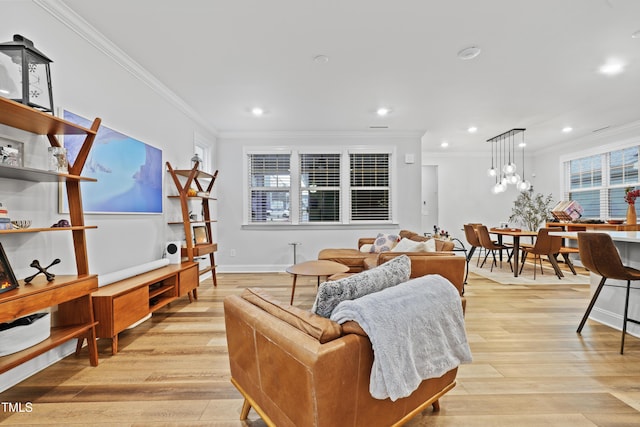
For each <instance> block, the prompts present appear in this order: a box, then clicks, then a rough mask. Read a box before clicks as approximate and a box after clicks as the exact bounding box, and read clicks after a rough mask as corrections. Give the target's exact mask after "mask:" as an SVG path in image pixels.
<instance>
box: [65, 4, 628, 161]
mask: <svg viewBox="0 0 640 427" xmlns="http://www.w3.org/2000/svg"><path fill="white" fill-rule="evenodd" d="M64 3H66V4H67V5H68V6H69V7H70V8H71V9H73V10H74V11H75V12H76V13H77V14H78V15H80V16H81V17H82V18H84V19H85V20H86V21H87V22H88V23H89V24H90V25H92V26H93V27H95V28H96V29H97V30H98V31H99V32H100V33H102V34H103V35H104V36H105V37H106V38H108V39H109V40H111V41H112V42H113V43H114V44H115V45H117V46H118V47H119V48H120V49H122V51H124V52H125V53H126V54H127V55H129V56H130V57H131V58H133V60H135V61H136V62H138V63H139V64H140V65H141V66H142V67H144V68H145V69H147V70H148V71H149V72H150V73H151V74H153V75H154V76H155V77H156V78H157V79H158V80H160V81H161V82H162V83H163V84H164V85H166V86H167V87H168V88H169V89H170V90H171V91H173V92H174V93H175V94H177V95H178V96H179V97H180V98H181V99H183V100H184V101H185V102H186V103H187V104H188V105H189V106H191V107H192V108H193V110H195V111H197V112H198V113H199V115H200V116H201V117H202V118H203V119H204V121H206V122H207V123H210V126H211V127H212V128H215V129H217V130H218V131H220V132H232V131H304V132H309V131H338V132H342V131H369V130H370V126H388V127H389V130H386V131H385V130H379V131H378V132H401V131H419V132H423V133H426V139H425V140H426V144H425V147H424V148H425V149H426V150H440V143H441V142H442V141H443V140H446V141H448V142H449V144H450V147H449V148H448V150H450V151H459V150H485V149H486V147H487V145H486V144H485V143H484V141H486V140H487V139H489V138H491V137H493V136H495V135H497V134H500V133H502V132H504V131H507V130H509V129H511V128H514V127H524V128H527V132H526V139H527V145H528V148H530V149H533V150H537V149H540V148H543V147H546V146H549V145H551V144H554V143H558V142H562V141H565V140H569V139H573V138H576V137H579V136H583V135H587V134H590V133H591V132H592V131H593V130H596V129H599V128H603V127H605V126H612V127H613V126H619V125H622V124H626V123H629V122H633V121H636V120H639V119H640V38H632V37H631V35H632V33H634V32H636V31H638V30H640V0H482V1H479V0H447V1H433V0H395V1H389V0H384V1H383V0H315V1H312V0H227V1H222V0H135V1H132V0H109V1H105V0H64ZM470 45H477V46H479V47H480V48H481V49H482V53H481V54H480V55H479V56H478V57H477V58H475V59H473V60H468V61H462V60H460V59H458V58H457V55H456V54H457V52H458V51H459V50H461V49H462V48H465V47H468V46H470ZM316 55H327V56H328V57H329V62H327V63H324V64H319V63H316V62H314V61H313V58H314V57H315V56H316ZM612 59H616V60H619V61H622V62H623V63H624V64H625V68H624V72H623V73H622V74H619V75H617V76H605V75H602V74H601V73H599V72H598V68H599V67H600V66H601V65H602V64H604V63H605V62H606V61H608V60H612ZM254 106H260V107H262V108H264V109H265V110H266V114H265V115H264V116H263V117H253V116H252V115H251V114H250V109H251V108H252V107H254ZM380 106H387V107H389V108H391V109H392V110H393V111H392V113H391V114H390V115H389V116H388V117H386V118H380V117H377V116H376V115H375V110H376V109H377V108H378V107H380ZM471 125H474V126H477V127H478V129H479V130H478V132H477V133H476V134H475V135H471V134H469V133H468V132H467V131H466V129H467V128H468V127H469V126H471ZM565 126H572V127H573V128H574V131H573V132H572V133H571V134H569V135H566V134H563V133H562V132H561V129H562V128H563V127H565Z"/></svg>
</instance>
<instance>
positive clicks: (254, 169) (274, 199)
mask: <svg viewBox="0 0 640 427" xmlns="http://www.w3.org/2000/svg"><path fill="white" fill-rule="evenodd" d="M290 157H291V156H290V154H289V153H287V154H249V183H250V184H249V205H250V206H251V212H250V218H251V222H254V223H260V222H271V221H278V222H289V220H290V215H289V208H290V206H289V205H290V203H289V200H290V188H291V173H290Z"/></svg>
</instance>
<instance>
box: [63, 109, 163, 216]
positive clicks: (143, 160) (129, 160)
mask: <svg viewBox="0 0 640 427" xmlns="http://www.w3.org/2000/svg"><path fill="white" fill-rule="evenodd" d="M63 118H64V119H65V120H68V121H70V122H72V123H76V124H79V125H81V126H84V127H87V128H89V127H91V121H90V120H88V119H85V118H84V117H81V116H78V115H77V114H74V113H72V112H70V111H67V110H63ZM83 141H84V136H77V135H65V137H64V147H65V148H66V149H67V158H68V159H69V162H70V163H73V162H74V161H75V159H76V157H77V155H78V152H79V151H80V147H81V146H82V142H83ZM82 176H85V177H90V178H95V179H97V180H98V182H82V183H81V186H82V205H83V208H84V212H85V213H146V214H160V213H162V150H160V149H158V148H155V147H152V146H150V145H148V144H145V143H144V142H141V141H138V140H137V139H134V138H131V137H129V136H127V135H124V134H122V133H120V132H117V131H115V130H113V129H110V128H108V127H106V126H100V129H99V130H98V135H97V136H96V139H95V140H94V141H93V146H92V147H91V151H90V152H89V157H88V158H87V162H86V163H85V165H84V169H83V170H82ZM66 199H67V198H66V197H62V201H63V203H64V205H63V208H62V210H63V212H67V211H68V206H67V200H66Z"/></svg>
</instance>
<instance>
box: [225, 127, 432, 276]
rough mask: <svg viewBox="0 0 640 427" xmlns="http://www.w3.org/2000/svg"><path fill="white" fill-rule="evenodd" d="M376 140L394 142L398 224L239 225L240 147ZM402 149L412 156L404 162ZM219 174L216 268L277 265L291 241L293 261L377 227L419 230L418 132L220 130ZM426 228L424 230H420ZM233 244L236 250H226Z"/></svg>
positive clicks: (288, 258) (288, 260)
mask: <svg viewBox="0 0 640 427" xmlns="http://www.w3.org/2000/svg"><path fill="white" fill-rule="evenodd" d="M260 146H263V147H276V146H277V147H282V146H289V147H301V148H302V147H306V148H310V147H322V148H327V149H331V148H339V147H347V146H350V147H353V146H381V147H384V148H390V147H395V148H396V163H395V164H396V167H397V179H398V186H397V188H398V191H397V192H396V193H395V196H396V197H397V198H398V224H394V225H384V226H383V225H368V226H354V225H328V226H324V225H323V226H286V225H279V224H278V225H276V224H268V225H264V226H243V217H242V215H243V199H242V198H243V191H242V190H243V183H244V180H243V167H242V162H243V148H244V147H260ZM405 154H413V155H414V156H415V159H416V160H415V162H414V163H405V162H404V159H405ZM218 158H220V159H223V160H222V161H221V162H220V164H219V169H220V175H219V178H218V181H217V195H218V198H219V201H218V220H219V223H218V224H219V225H218V242H219V243H220V244H219V251H218V253H217V254H216V261H217V262H218V265H219V266H220V267H219V271H222V272H224V271H283V270H284V268H286V267H287V266H289V265H291V264H292V262H293V249H292V246H291V245H289V243H291V242H300V243H301V245H300V246H298V256H297V261H298V262H302V261H306V260H311V259H317V256H318V252H319V251H320V250H321V249H324V248H356V247H357V242H358V238H359V237H364V236H371V237H375V236H376V234H377V233H378V232H381V231H398V230H400V229H401V228H406V229H410V230H414V231H416V232H422V231H423V230H420V228H421V218H420V203H421V201H420V186H421V178H420V177H421V166H420V161H419V159H420V136H419V135H417V134H414V135H409V136H403V135H393V134H388V133H383V134H381V133H376V132H372V133H351V134H321V133H318V134H295V133H291V134H285V133H279V134H236V135H233V134H226V135H225V134H222V135H221V136H220V138H219V140H218ZM425 231H426V230H425ZM231 250H235V253H236V256H233V257H232V256H231Z"/></svg>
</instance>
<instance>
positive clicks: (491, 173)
mask: <svg viewBox="0 0 640 427" xmlns="http://www.w3.org/2000/svg"><path fill="white" fill-rule="evenodd" d="M487 175H488V176H490V177H494V176H496V175H498V171H497V170H496V168H493V167H492V168H490V169H487Z"/></svg>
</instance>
